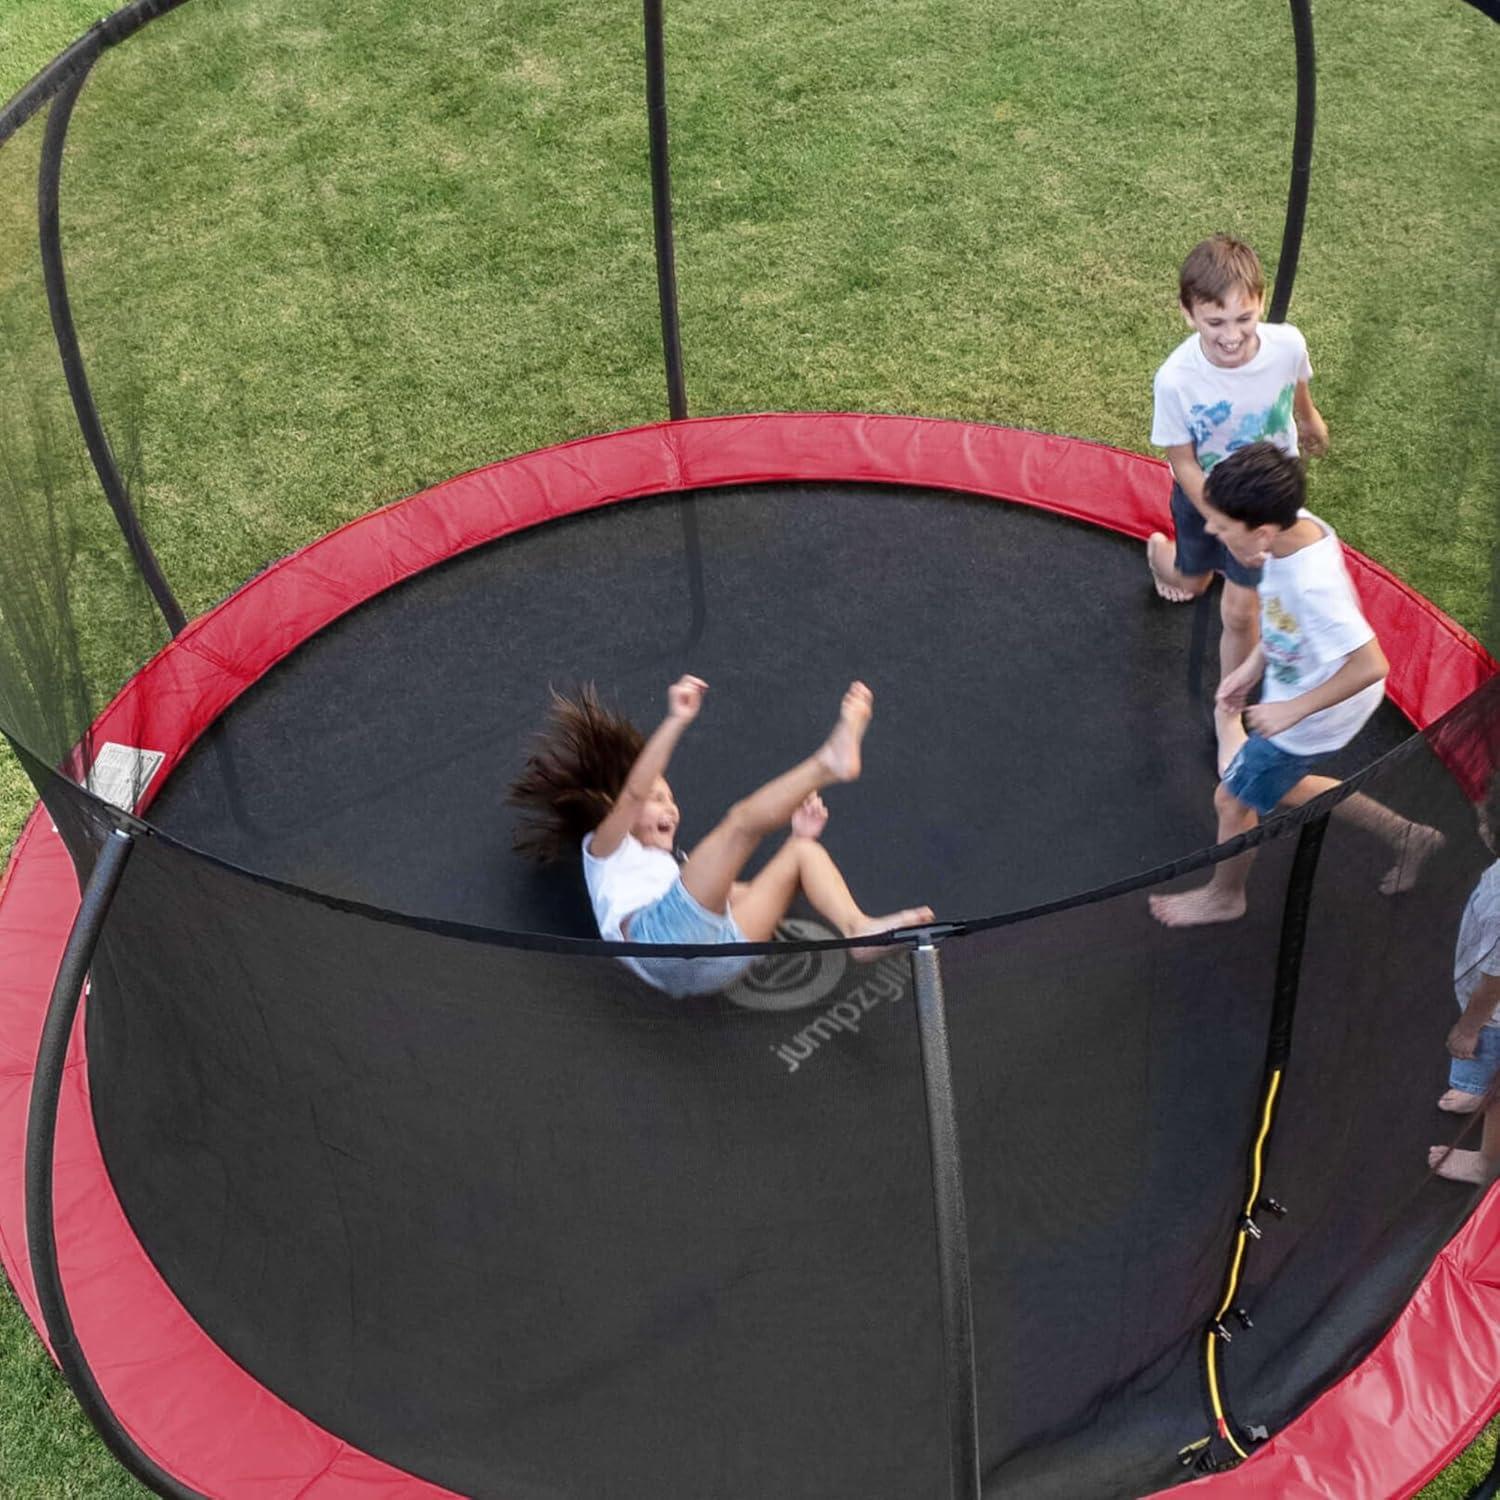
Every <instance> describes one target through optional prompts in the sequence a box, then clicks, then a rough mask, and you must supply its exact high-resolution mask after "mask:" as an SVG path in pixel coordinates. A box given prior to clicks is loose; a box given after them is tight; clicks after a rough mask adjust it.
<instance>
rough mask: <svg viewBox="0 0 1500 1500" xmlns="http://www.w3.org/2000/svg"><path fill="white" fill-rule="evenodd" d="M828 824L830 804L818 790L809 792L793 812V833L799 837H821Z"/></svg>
mask: <svg viewBox="0 0 1500 1500" xmlns="http://www.w3.org/2000/svg"><path fill="white" fill-rule="evenodd" d="M827 826H828V806H827V804H826V803H825V802H824V801H823V799H822V798H821V797H820V796H819V795H818V794H817V793H816V792H809V793H808V794H807V796H806V797H804V798H803V799H802V805H801V806H800V807H799V808H798V809H797V811H796V812H794V813H793V814H792V833H793V835H794V836H795V837H797V838H799V839H820V838H822V837H823V830H824V829H825V828H826V827H827Z"/></svg>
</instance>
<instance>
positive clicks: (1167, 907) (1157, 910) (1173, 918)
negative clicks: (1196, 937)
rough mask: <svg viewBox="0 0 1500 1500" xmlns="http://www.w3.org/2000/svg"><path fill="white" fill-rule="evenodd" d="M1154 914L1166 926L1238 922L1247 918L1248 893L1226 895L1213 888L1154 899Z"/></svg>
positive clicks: (1201, 925)
mask: <svg viewBox="0 0 1500 1500" xmlns="http://www.w3.org/2000/svg"><path fill="white" fill-rule="evenodd" d="M1150 905H1151V915H1152V916H1153V917H1155V918H1156V920H1157V921H1158V922H1160V923H1161V924H1162V926H1163V927H1207V926H1209V925H1210V924H1211V923H1214V922H1237V921H1239V919H1240V918H1241V917H1243V916H1244V915H1245V893H1244V892H1243V891H1231V892H1228V893H1226V892H1224V891H1221V890H1219V889H1217V888H1216V887H1215V886H1213V885H1200V886H1199V887H1198V889H1197V890H1195V891H1178V892H1177V893H1176V894H1175V895H1172V896H1152V897H1151V898H1150Z"/></svg>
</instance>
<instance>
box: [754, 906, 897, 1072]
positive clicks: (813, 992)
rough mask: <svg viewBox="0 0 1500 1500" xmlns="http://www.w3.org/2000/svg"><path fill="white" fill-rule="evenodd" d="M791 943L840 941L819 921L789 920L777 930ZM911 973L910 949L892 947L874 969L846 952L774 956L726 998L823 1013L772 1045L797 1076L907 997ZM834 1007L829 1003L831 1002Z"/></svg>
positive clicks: (756, 1006) (776, 1008)
mask: <svg viewBox="0 0 1500 1500" xmlns="http://www.w3.org/2000/svg"><path fill="white" fill-rule="evenodd" d="M776 932H777V936H778V937H782V938H785V939H786V940H787V941H789V942H815V941H818V940H820V939H826V938H831V937H836V936H837V934H836V933H834V932H831V931H830V930H829V929H828V928H826V927H824V926H823V925H822V924H821V923H818V922H809V921H806V920H804V919H802V918H789V919H788V920H786V921H784V922H782V923H781V925H780V926H779V927H777V929H776ZM909 980H910V968H909V967H908V963H907V955H906V951H905V949H902V948H893V949H892V950H891V953H890V955H889V957H886V958H881V959H878V960H877V961H876V962H875V963H871V964H856V963H853V962H851V960H850V958H849V954H848V952H847V951H846V950H844V949H842V948H831V949H828V950H826V951H825V952H822V953H786V954H772V955H771V956H770V957H769V958H764V959H762V960H761V961H760V962H759V963H758V964H756V965H755V967H754V968H753V969H751V970H750V972H749V973H748V974H746V975H745V977H744V978H743V979H741V980H740V981H739V983H738V984H735V985H732V986H731V987H730V988H729V989H727V990H725V991H724V998H725V999H726V1000H729V1001H731V1002H732V1003H733V1004H735V1005H740V1006H744V1007H745V1009H747V1010H769V1011H792V1010H807V1009H808V1008H809V1007H811V1006H814V1005H821V1006H822V1009H821V1010H819V1011H818V1013H817V1014H816V1015H815V1016H813V1017H812V1019H811V1020H810V1021H808V1023H807V1024H806V1025H805V1026H802V1027H799V1028H798V1029H797V1031H796V1032H794V1033H793V1034H792V1035H790V1036H788V1037H787V1039H786V1040H785V1041H784V1042H780V1043H772V1044H771V1055H772V1056H773V1057H775V1059H776V1060H777V1061H778V1062H779V1063H780V1064H781V1065H782V1067H784V1068H785V1069H786V1070H787V1072H788V1073H795V1072H796V1071H797V1069H798V1068H800V1067H801V1066H802V1065H803V1064H804V1063H806V1062H807V1061H808V1059H810V1058H812V1057H814V1056H815V1055H816V1054H817V1052H818V1049H819V1048H820V1047H822V1046H824V1045H825V1044H826V1043H828V1042H831V1041H832V1040H833V1039H834V1038H835V1037H838V1036H850V1037H853V1036H858V1035H859V1032H860V1028H861V1027H862V1026H863V1025H864V1024H865V1017H866V1016H868V1015H869V1013H870V1012H871V1011H872V1010H875V1009H877V1008H878V1007H880V1006H882V1005H889V1004H891V1002H892V1001H895V1000H900V999H901V998H902V997H903V996H904V995H906V993H907V990H908V985H909ZM830 997H832V1000H831V1003H825V1002H829V1001H830Z"/></svg>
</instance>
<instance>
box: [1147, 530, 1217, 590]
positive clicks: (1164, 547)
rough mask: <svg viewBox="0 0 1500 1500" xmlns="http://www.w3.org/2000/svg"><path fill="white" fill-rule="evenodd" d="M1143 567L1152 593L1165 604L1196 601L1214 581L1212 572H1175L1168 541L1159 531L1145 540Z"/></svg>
mask: <svg viewBox="0 0 1500 1500" xmlns="http://www.w3.org/2000/svg"><path fill="white" fill-rule="evenodd" d="M1146 566H1147V567H1148V568H1150V569H1151V581H1152V583H1154V584H1155V585H1156V592H1157V593H1158V594H1160V595H1161V597H1162V598H1163V599H1165V600H1166V601H1167V602H1168V603H1169V604H1186V603H1187V602H1188V601H1189V600H1190V599H1196V598H1197V597H1198V595H1199V594H1201V593H1202V592H1203V591H1204V589H1206V588H1207V587H1208V586H1209V584H1211V583H1212V582H1213V581H1214V575H1213V574H1212V573H1196V574H1191V573H1181V572H1179V571H1178V570H1177V564H1176V561H1175V554H1174V549H1173V547H1172V543H1171V540H1170V539H1169V538H1168V537H1167V536H1166V535H1165V534H1164V533H1162V532H1160V531H1153V532H1152V533H1151V535H1150V536H1149V537H1148V538H1147V539H1146Z"/></svg>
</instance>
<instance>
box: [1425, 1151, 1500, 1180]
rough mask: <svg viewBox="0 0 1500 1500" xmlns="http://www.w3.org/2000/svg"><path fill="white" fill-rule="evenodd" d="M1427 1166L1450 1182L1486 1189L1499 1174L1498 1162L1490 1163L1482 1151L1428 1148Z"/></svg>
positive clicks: (1499, 1166)
mask: <svg viewBox="0 0 1500 1500" xmlns="http://www.w3.org/2000/svg"><path fill="white" fill-rule="evenodd" d="M1427 1165H1428V1166H1429V1167H1431V1168H1432V1170H1433V1171H1434V1172H1436V1173H1437V1174H1438V1176H1439V1177H1446V1178H1447V1179H1448V1180H1449V1181H1450V1182H1471V1183H1473V1184H1474V1185H1475V1186H1476V1187H1486V1186H1488V1185H1489V1184H1490V1183H1492V1182H1493V1181H1494V1180H1495V1178H1496V1176H1497V1174H1500V1162H1492V1161H1491V1160H1490V1159H1489V1157H1487V1156H1486V1155H1485V1154H1484V1152H1482V1151H1454V1150H1452V1149H1451V1148H1450V1147H1448V1146H1429V1147H1428V1148H1427Z"/></svg>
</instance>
